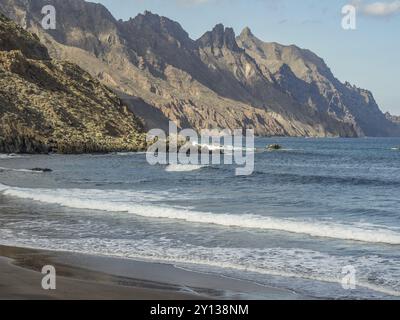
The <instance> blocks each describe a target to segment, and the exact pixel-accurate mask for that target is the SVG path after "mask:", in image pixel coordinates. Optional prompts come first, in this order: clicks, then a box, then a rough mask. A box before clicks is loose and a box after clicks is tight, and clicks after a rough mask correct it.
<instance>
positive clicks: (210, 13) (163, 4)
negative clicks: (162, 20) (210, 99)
mask: <svg viewBox="0 0 400 320" xmlns="http://www.w3.org/2000/svg"><path fill="white" fill-rule="evenodd" d="M92 2H100V3H102V4H104V5H105V6H106V7H107V8H108V9H109V10H110V11H111V12H112V13H113V15H114V16H115V17H116V18H118V19H124V20H127V19H129V18H130V17H134V16H136V15H137V14H138V13H142V12H144V11H145V10H150V11H151V12H153V13H157V14H159V15H163V16H166V17H168V18H171V19H173V20H175V21H178V22H179V23H180V24H181V25H182V26H183V28H184V29H185V30H186V31H187V32H188V33H189V34H190V36H191V37H192V38H193V39H197V38H198V37H200V36H201V35H202V34H203V33H204V32H206V31H208V30H210V29H212V28H213V26H214V25H216V24H217V23H223V24H224V25H225V26H230V27H233V28H234V29H235V31H236V33H240V32H241V30H242V29H243V28H244V27H245V26H249V27H250V28H251V29H252V31H253V33H254V34H255V35H256V36H257V37H258V38H260V39H262V40H264V41H268V42H270V41H276V42H279V43H282V44H296V45H298V46H300V47H302V48H307V49H310V50H312V51H314V52H315V53H317V54H318V55H320V56H321V57H322V58H324V60H325V61H326V63H327V64H328V65H329V66H330V68H331V69H332V71H333V73H334V74H335V76H336V77H337V78H339V80H341V81H349V82H350V83H352V84H355V85H357V86H359V87H361V88H366V89H369V90H371V91H372V92H373V94H374V96H375V98H376V100H377V101H378V103H379V105H380V107H381V109H382V110H383V111H390V112H392V113H394V114H400V85H399V84H400V81H399V80H398V77H399V76H400V63H399V57H400V0H388V1H384V0H380V1H379V2H378V0H302V1H299V0H92ZM349 3H351V4H353V5H354V6H355V7H356V8H357V29H356V30H344V29H343V28H342V26H341V21H342V14H341V10H342V7H343V6H344V5H346V4H349Z"/></svg>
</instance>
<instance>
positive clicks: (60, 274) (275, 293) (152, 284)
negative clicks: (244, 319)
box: [0, 246, 304, 300]
mask: <svg viewBox="0 0 400 320" xmlns="http://www.w3.org/2000/svg"><path fill="white" fill-rule="evenodd" d="M45 265H53V266H54V267H55V268H56V272H57V282H56V284H57V288H56V290H50V291H47V290H44V289H42V287H41V281H42V278H43V275H42V274H41V272H40V271H41V270H42V267H43V266H45ZM303 298H304V297H301V296H299V295H297V294H295V293H292V292H290V291H286V290H280V289H275V288H270V287H265V286H261V285H257V284H254V283H251V282H247V281H239V280H234V279H229V278H225V277H220V276H217V275H210V274H202V273H197V272H192V271H187V270H183V269H180V268H177V267H175V266H173V265H168V264H160V263H153V262H141V261H134V260H130V259H119V258H111V257H100V256H92V255H85V254H77V253H69V252H58V251H57V252H55V251H46V250H36V249H26V248H17V247H7V246H0V299H25V300H26V299H36V300H37V299H45V300H48V299H74V300H86V299H90V300H92V299H94V300H103V299H118V300H202V299H224V300H228V299H238V300H245V299H266V300H283V299H303Z"/></svg>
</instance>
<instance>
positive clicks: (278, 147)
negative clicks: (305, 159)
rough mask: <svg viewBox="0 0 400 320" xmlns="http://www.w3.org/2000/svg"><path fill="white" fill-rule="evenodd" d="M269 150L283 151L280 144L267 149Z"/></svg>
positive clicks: (271, 145)
mask: <svg viewBox="0 0 400 320" xmlns="http://www.w3.org/2000/svg"><path fill="white" fill-rule="evenodd" d="M267 149H268V150H281V149H282V146H281V145H279V144H270V145H269V146H268V147H267Z"/></svg>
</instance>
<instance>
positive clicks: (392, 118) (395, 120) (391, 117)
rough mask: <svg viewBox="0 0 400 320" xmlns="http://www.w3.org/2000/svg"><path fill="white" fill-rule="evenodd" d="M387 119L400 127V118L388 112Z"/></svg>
mask: <svg viewBox="0 0 400 320" xmlns="http://www.w3.org/2000/svg"><path fill="white" fill-rule="evenodd" d="M385 117H386V119H388V120H389V121H390V122H392V123H395V124H397V125H400V116H394V115H392V114H390V113H389V112H386V113H385Z"/></svg>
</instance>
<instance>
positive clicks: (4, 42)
mask: <svg viewBox="0 0 400 320" xmlns="http://www.w3.org/2000/svg"><path fill="white" fill-rule="evenodd" d="M140 130H141V124H140V122H139V121H138V120H137V119H136V117H135V116H134V115H133V113H131V112H130V111H129V110H128V108H127V107H126V106H124V105H123V104H122V103H121V101H120V99H119V98H118V97H117V96H116V95H115V94H114V93H113V92H112V91H111V90H109V89H107V88H106V87H105V86H103V85H101V84H100V83H99V82H98V81H97V80H95V79H93V78H92V77H91V76H90V75H89V74H88V73H87V72H85V71H83V70H82V69H81V68H80V67H78V66H77V65H75V64H72V63H69V62H62V61H55V60H51V59H50V58H49V54H48V52H47V49H46V48H45V47H44V46H43V45H42V44H41V43H40V42H39V41H38V39H37V38H36V37H35V36H34V35H32V34H31V33H29V32H27V31H25V30H24V29H23V28H21V27H20V26H18V25H16V24H15V23H14V22H12V21H10V20H9V19H8V18H6V17H5V16H3V15H0V152H8V153H11V152H27V153H40V152H50V151H54V152H65V153H69V152H73V153H79V152H98V151H117V150H137V149H138V148H143V147H144V146H143V136H142V134H140Z"/></svg>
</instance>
